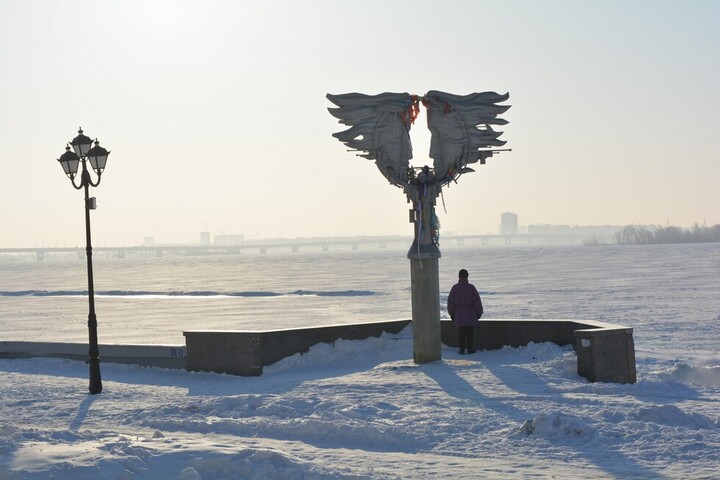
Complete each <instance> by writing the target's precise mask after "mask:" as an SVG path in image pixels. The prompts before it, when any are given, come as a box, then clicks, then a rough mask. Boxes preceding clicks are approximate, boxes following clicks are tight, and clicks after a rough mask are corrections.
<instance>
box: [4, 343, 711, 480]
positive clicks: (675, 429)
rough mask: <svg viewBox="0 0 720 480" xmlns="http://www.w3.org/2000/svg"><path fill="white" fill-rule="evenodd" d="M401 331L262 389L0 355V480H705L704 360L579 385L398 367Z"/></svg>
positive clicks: (293, 371) (518, 367) (298, 359)
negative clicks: (90, 388) (92, 389)
mask: <svg viewBox="0 0 720 480" xmlns="http://www.w3.org/2000/svg"><path fill="white" fill-rule="evenodd" d="M411 336H412V333H411V331H410V329H407V330H406V331H404V332H402V333H401V334H399V335H396V336H393V335H387V336H384V337H382V338H380V339H370V340H365V341H338V342H336V344H335V346H334V347H332V346H330V345H325V344H323V345H317V346H315V347H313V348H312V349H311V351H310V352H308V353H307V354H305V355H296V356H294V357H290V358H287V359H285V360H283V361H281V362H278V363H277V364H275V365H273V366H271V367H269V368H266V372H265V374H264V375H263V376H262V377H257V378H244V377H235V376H230V375H219V374H210V373H187V372H185V371H175V370H165V369H157V368H143V367H136V366H128V365H113V364H103V365H102V373H103V383H104V390H103V392H102V394H100V395H95V396H90V395H88V394H87V376H88V374H87V366H86V365H85V364H83V363H82V362H73V361H65V360H58V359H19V360H18V359H16V360H9V359H3V360H0V479H2V480H5V479H48V478H53V479H121V480H130V479H151V478H152V479H156V478H160V479H164V478H172V479H182V480H197V479H203V480H208V479H266V478H267V479H336V478H337V479H360V478H362V479H366V478H367V479H371V478H372V479H375V478H377V479H386V478H403V479H406V478H411V479H425V478H427V479H434V478H583V479H586V478H633V479H638V478H693V479H696V478H718V477H720V460H719V459H720V395H719V394H720V362H718V363H713V362H712V361H708V362H706V365H700V366H698V365H695V366H690V365H687V364H673V365H668V364H667V363H664V362H657V359H655V360H651V359H650V358H649V357H648V359H646V358H645V357H644V356H643V355H639V356H638V383H637V384H635V385H619V384H605V383H595V384H592V383H589V382H587V381H586V380H585V379H583V378H581V377H579V376H578V375H577V374H576V373H575V370H576V357H575V354H574V352H573V351H572V350H571V349H570V348H569V347H558V346H556V345H553V344H531V345H529V346H527V347H523V348H517V349H513V348H505V349H503V350H498V351H487V352H477V353H475V354H474V355H469V356H460V355H458V354H457V352H455V351H454V350H453V349H449V348H444V349H443V360H442V361H441V362H436V363H432V364H426V365H415V364H413V362H412V360H411V358H412V339H411Z"/></svg>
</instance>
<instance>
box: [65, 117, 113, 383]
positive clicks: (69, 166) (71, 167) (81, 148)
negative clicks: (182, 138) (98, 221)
mask: <svg viewBox="0 0 720 480" xmlns="http://www.w3.org/2000/svg"><path fill="white" fill-rule="evenodd" d="M92 144H93V141H92V140H91V139H90V138H89V137H87V136H85V135H83V131H82V128H81V129H79V130H78V136H77V137H75V138H74V139H73V140H72V142H70V145H72V148H73V150H74V151H73V150H70V145H68V146H66V147H65V153H63V154H62V155H61V156H60V158H58V162H60V165H62V168H63V170H64V171H65V175H67V176H68V177H69V178H70V181H71V182H72V186H73V187H75V189H76V190H80V189H85V245H86V247H85V249H86V252H87V274H88V299H89V302H90V310H89V314H88V332H89V337H90V338H89V343H90V346H89V351H88V363H89V365H90V393H91V394H92V395H95V394H96V393H100V392H102V379H101V378H100V351H99V349H98V340H97V317H96V316H95V287H94V284H93V267H92V239H91V236H90V210H94V209H95V197H90V195H89V188H90V187H91V186H92V187H97V186H98V185H100V178H101V176H102V172H103V170H105V164H106V163H107V157H108V155H109V154H110V152H108V151H107V150H105V149H104V148H103V147H101V146H100V144H99V142H98V141H97V139H95V146H92ZM91 146H92V148H91ZM88 161H89V162H90V166H91V167H92V169H93V171H95V174H96V175H97V180H96V181H94V182H93V180H92V177H91V176H90V172H89V170H88V168H87V163H88ZM80 165H82V172H81V173H80V183H79V184H77V183H75V177H76V176H77V173H78V167H79V166H80Z"/></svg>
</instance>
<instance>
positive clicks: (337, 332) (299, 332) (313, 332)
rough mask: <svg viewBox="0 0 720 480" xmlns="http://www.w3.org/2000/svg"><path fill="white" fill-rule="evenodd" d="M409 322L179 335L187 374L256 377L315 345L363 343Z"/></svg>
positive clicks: (192, 331) (200, 332) (401, 327)
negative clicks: (338, 341)
mask: <svg viewBox="0 0 720 480" xmlns="http://www.w3.org/2000/svg"><path fill="white" fill-rule="evenodd" d="M409 323H410V320H394V321H388V322H375V323H358V324H352V325H332V326H326V327H307V328H294V329H287V330H264V331H237V330H190V331H186V332H183V335H184V336H185V344H186V345H187V369H188V370H190V371H204V372H218V373H230V374H233V375H245V376H257V375H261V374H262V369H263V367H265V366H267V365H271V364H273V363H275V362H277V361H278V360H281V359H283V358H285V357H289V356H291V355H294V354H296V353H305V352H307V351H308V350H309V349H310V347H312V346H313V345H315V344H317V343H334V342H335V341H336V340H340V339H345V340H364V339H366V338H368V337H379V336H381V335H382V334H383V333H398V332H400V331H401V330H402V329H403V328H405V327H406V326H407V325H408V324H409Z"/></svg>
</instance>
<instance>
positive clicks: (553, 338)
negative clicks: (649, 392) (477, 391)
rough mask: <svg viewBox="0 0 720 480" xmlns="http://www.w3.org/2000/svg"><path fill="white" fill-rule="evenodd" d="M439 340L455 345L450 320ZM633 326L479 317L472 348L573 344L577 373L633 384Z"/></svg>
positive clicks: (596, 379)
mask: <svg viewBox="0 0 720 480" xmlns="http://www.w3.org/2000/svg"><path fill="white" fill-rule="evenodd" d="M440 326H441V330H440V331H441V335H442V342H443V343H444V344H445V345H448V346H450V347H457V346H458V335H457V329H456V328H455V326H454V325H453V324H452V322H451V321H450V320H443V321H442V322H441V325H440ZM632 334H633V329H632V328H628V327H623V326H621V325H613V324H610V323H605V322H598V321H595V320H511V319H491V320H484V319H483V320H480V325H479V326H478V327H477V328H475V338H474V341H475V347H476V348H477V349H478V350H495V349H499V348H502V347H503V346H505V345H508V346H511V347H520V346H524V345H527V344H528V343H530V342H535V343H541V342H553V343H555V344H557V345H572V346H573V348H574V349H575V352H576V353H577V373H578V375H580V376H582V377H585V378H587V379H588V380H590V381H591V382H616V383H635V382H636V381H637V373H636V368H635V343H634V341H633V335H632Z"/></svg>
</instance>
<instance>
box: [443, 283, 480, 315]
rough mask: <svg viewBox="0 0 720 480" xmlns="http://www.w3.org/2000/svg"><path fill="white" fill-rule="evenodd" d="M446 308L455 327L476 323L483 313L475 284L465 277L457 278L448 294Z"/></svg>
mask: <svg viewBox="0 0 720 480" xmlns="http://www.w3.org/2000/svg"><path fill="white" fill-rule="evenodd" d="M447 309H448V313H449V314H450V318H452V320H453V322H454V323H455V326H456V327H472V326H475V325H477V321H478V319H479V318H480V317H481V316H482V314H483V306H482V301H481V300H480V294H479V293H478V291H477V289H476V288H475V285H473V284H472V283H470V282H468V279H467V278H462V277H461V278H459V279H458V283H456V284H455V285H453V287H452V288H451V289H450V295H448V301H447Z"/></svg>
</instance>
